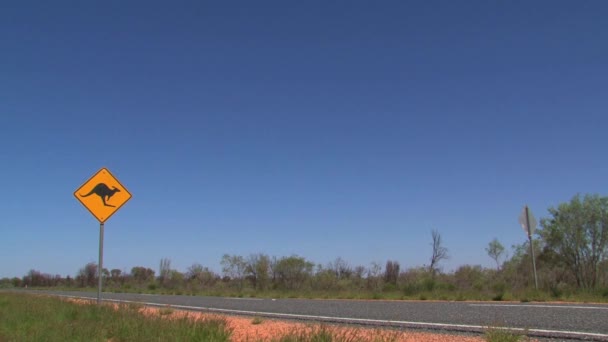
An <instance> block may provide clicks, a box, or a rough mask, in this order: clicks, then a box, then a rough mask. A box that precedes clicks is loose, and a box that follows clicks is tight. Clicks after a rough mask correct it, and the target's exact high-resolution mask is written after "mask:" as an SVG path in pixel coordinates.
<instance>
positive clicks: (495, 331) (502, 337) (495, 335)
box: [484, 328, 529, 342]
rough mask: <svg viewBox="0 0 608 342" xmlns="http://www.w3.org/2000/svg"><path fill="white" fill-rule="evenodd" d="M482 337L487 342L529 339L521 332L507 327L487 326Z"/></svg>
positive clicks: (513, 341)
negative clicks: (518, 332)
mask: <svg viewBox="0 0 608 342" xmlns="http://www.w3.org/2000/svg"><path fill="white" fill-rule="evenodd" d="M484 338H485V340H486V341H488V342H520V341H529V339H528V338H527V337H526V336H524V335H521V334H517V333H515V332H512V331H509V330H507V329H499V328H489V329H488V330H487V331H486V333H485V334H484Z"/></svg>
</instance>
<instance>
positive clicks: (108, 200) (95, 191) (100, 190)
mask: <svg viewBox="0 0 608 342" xmlns="http://www.w3.org/2000/svg"><path fill="white" fill-rule="evenodd" d="M74 197H76V199H77V200H78V201H79V202H80V203H82V205H84V206H85V208H87V209H88V210H89V212H91V214H93V216H95V218H96V219H97V220H98V221H99V265H97V269H98V270H97V271H98V277H99V281H98V287H97V304H101V279H102V271H103V229H104V224H105V222H106V220H107V219H109V218H110V216H112V215H113V214H114V213H115V212H116V211H117V210H118V209H120V207H122V206H123V205H124V204H125V203H127V201H128V200H130V199H131V194H130V193H129V191H128V190H127V188H125V187H124V186H123V185H122V184H120V182H119V181H118V179H117V178H116V177H114V176H113V175H112V174H111V173H110V170H108V169H106V168H102V169H101V170H99V171H97V173H95V174H94V175H93V176H92V177H91V178H89V180H88V181H86V182H85V183H84V184H82V185H81V186H80V187H79V188H78V189H77V190H76V191H75V192H74Z"/></svg>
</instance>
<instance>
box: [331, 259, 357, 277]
mask: <svg viewBox="0 0 608 342" xmlns="http://www.w3.org/2000/svg"><path fill="white" fill-rule="evenodd" d="M327 268H328V269H330V270H331V271H332V272H334V274H335V276H336V279H338V280H340V279H348V278H350V277H351V275H352V274H353V270H352V268H351V267H350V265H349V264H348V262H346V261H344V259H342V258H341V257H337V258H336V260H335V261H334V262H330V263H329V265H328V267H327Z"/></svg>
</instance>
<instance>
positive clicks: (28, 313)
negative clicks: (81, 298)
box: [0, 293, 231, 342]
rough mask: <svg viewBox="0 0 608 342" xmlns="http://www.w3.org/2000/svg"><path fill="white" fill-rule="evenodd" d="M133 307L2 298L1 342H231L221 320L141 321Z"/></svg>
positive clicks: (16, 296)
mask: <svg viewBox="0 0 608 342" xmlns="http://www.w3.org/2000/svg"><path fill="white" fill-rule="evenodd" d="M139 308H140V307H138V306H136V305H122V306H119V307H118V309H115V308H114V307H112V306H107V305H103V306H97V305H83V304H76V303H72V302H67V301H64V300H61V299H58V298H52V297H43V296H31V295H26V294H15V293H0V341H50V342H52V341H62V342H63V341H100V342H102V341H103V342H107V341H217V342H220V341H229V340H230V335H231V330H230V329H229V328H228V327H227V325H226V322H225V321H224V320H222V319H219V318H218V319H204V320H197V321H195V320H191V319H188V318H177V319H171V320H169V319H165V318H163V317H162V315H159V316H144V315H142V314H140V312H139Z"/></svg>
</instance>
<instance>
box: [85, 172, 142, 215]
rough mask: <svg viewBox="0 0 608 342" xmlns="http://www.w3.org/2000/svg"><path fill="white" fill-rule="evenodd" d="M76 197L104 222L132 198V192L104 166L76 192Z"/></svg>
mask: <svg viewBox="0 0 608 342" xmlns="http://www.w3.org/2000/svg"><path fill="white" fill-rule="evenodd" d="M74 197H76V199H77V200H78V201H80V203H82V205H84V206H85V207H86V208H87V209H89V211H90V212H91V214H93V216H95V217H96V218H97V220H99V223H104V222H106V220H107V219H109V218H110V216H112V215H113V214H114V213H115V212H116V211H117V210H118V209H120V207H122V206H123V205H124V204H125V203H127V201H128V200H129V199H131V194H130V193H129V191H128V190H127V188H125V187H124V186H123V185H122V184H120V182H119V181H118V179H116V177H114V176H113V175H112V174H111V173H110V170H108V169H106V168H102V169H101V170H99V171H97V173H96V174H94V175H93V176H92V177H91V178H90V179H89V180H88V181H86V182H85V183H84V184H82V186H80V187H79V188H78V189H77V190H76V191H75V192H74Z"/></svg>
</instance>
